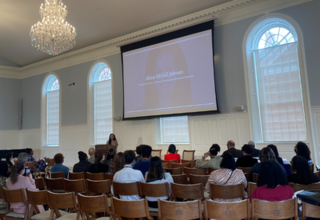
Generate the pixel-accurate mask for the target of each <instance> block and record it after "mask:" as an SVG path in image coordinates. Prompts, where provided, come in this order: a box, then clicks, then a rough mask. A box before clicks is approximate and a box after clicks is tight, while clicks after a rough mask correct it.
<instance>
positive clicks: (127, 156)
mask: <svg viewBox="0 0 320 220" xmlns="http://www.w3.org/2000/svg"><path fill="white" fill-rule="evenodd" d="M135 158H136V154H135V153H134V152H133V151H132V150H126V151H125V152H124V161H125V163H126V164H131V163H132V162H133V161H134V159H135Z"/></svg>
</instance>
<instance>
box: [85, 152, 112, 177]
mask: <svg viewBox="0 0 320 220" xmlns="http://www.w3.org/2000/svg"><path fill="white" fill-rule="evenodd" d="M101 160H102V153H101V152H99V151H96V152H95V154H94V164H92V165H91V167H90V170H89V172H90V173H105V172H108V168H109V167H108V165H106V164H103V163H101Z"/></svg>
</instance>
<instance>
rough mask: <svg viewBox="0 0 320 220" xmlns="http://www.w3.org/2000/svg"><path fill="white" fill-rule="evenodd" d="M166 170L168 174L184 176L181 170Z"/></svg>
mask: <svg viewBox="0 0 320 220" xmlns="http://www.w3.org/2000/svg"><path fill="white" fill-rule="evenodd" d="M164 169H165V170H166V172H168V173H170V174H171V175H178V174H182V172H181V168H180V167H178V168H164Z"/></svg>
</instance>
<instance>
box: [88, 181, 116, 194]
mask: <svg viewBox="0 0 320 220" xmlns="http://www.w3.org/2000/svg"><path fill="white" fill-rule="evenodd" d="M87 188H88V193H90V194H91V195H93V194H106V195H109V194H110V193H111V182H110V180H88V179H87Z"/></svg>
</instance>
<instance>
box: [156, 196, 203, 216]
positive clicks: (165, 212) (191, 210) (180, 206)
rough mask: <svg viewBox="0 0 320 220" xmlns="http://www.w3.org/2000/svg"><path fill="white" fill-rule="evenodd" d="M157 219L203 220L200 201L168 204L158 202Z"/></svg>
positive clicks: (161, 201) (167, 202)
mask: <svg viewBox="0 0 320 220" xmlns="http://www.w3.org/2000/svg"><path fill="white" fill-rule="evenodd" d="M158 210H159V219H185V220H187V219H201V220H202V219H203V218H202V210H201V201H200V200H196V201H190V202H169V201H165V200H160V199H159V200H158Z"/></svg>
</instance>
